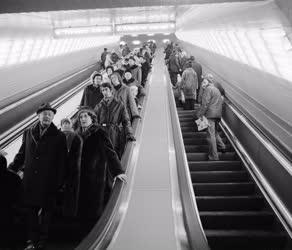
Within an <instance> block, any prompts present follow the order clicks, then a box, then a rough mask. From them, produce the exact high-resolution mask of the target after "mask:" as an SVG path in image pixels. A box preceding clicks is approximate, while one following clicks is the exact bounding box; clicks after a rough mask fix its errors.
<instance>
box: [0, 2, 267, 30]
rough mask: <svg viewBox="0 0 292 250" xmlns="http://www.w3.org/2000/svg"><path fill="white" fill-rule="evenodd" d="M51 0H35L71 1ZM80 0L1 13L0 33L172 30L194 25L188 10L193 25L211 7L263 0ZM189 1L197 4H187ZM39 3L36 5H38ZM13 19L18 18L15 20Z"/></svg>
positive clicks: (218, 8) (218, 7) (234, 6)
mask: <svg viewBox="0 0 292 250" xmlns="http://www.w3.org/2000/svg"><path fill="white" fill-rule="evenodd" d="M2 1H3V0H1V8H0V9H1V11H3V9H5V1H6V0H4V2H2ZM9 2H10V5H11V6H12V5H13V3H14V5H16V3H17V2H18V3H20V6H21V3H22V1H21V0H10V1H9ZM25 2H26V4H27V5H25V6H29V5H30V4H32V3H33V2H34V0H25ZM54 2H55V1H53V0H50V1H46V3H44V2H43V1H41V0H38V4H40V3H43V5H42V7H43V9H50V8H49V7H52V6H54V7H55V9H58V8H57V6H59V5H58V3H64V2H70V1H69V0H62V1H59V0H58V3H57V2H55V4H53V3H54ZM81 2H82V4H84V5H82V7H84V6H87V5H86V4H88V3H89V2H90V1H89V0H82V1H81V0H71V3H72V5H71V9H70V10H59V11H57V10H54V11H40V12H20V13H6V14H0V29H1V28H2V29H1V30H2V34H3V32H4V33H5V32H9V31H11V29H10V27H13V28H15V27H17V26H18V27H19V28H20V29H27V30H28V31H29V29H30V28H31V29H33V28H39V29H44V30H45V29H51V30H52V31H54V34H55V35H56V36H60V35H61V36H66V35H86V34H88V35H91V34H93V33H94V34H97V33H99V34H101V33H103V34H101V35H125V34H133V33H134V34H135V33H140V34H147V33H152V32H153V33H159V32H160V33H164V32H170V33H173V32H175V31H176V30H177V29H178V28H179V27H180V26H181V24H183V25H185V22H184V20H188V21H187V23H188V25H191V26H192V25H193V23H194V22H190V21H189V18H190V17H189V15H190V13H191V15H192V18H193V16H194V17H196V23H194V25H196V24H197V20H199V21H200V22H201V21H202V20H204V18H209V17H212V16H213V14H212V13H213V12H214V11H215V12H218V11H219V12H220V13H221V12H222V10H232V9H233V8H235V9H238V8H244V7H245V6H250V5H252V4H256V3H262V2H265V1H253V0H248V1H242V0H241V1H239V0H182V1H181V0H180V2H179V3H180V4H178V1H177V0H175V1H174V0H159V1H158V0H146V1H145V0H139V1H137V0H126V1H124V0H123V1H122V0H119V1H117V0H109V1H101V0H98V1H95V8H94V9H93V8H92V9H82V8H81V7H80V9H74V7H76V6H77V4H81ZM48 3H50V4H48ZM182 3H185V4H182ZM190 3H196V4H192V5H190ZM3 4H4V8H3ZM35 4H36V3H35ZM38 4H36V5H35V6H39V5H38ZM10 5H9V6H10ZM118 5H121V6H122V5H123V7H121V8H117V6H118ZM147 5H149V6H147ZM150 5H151V6H150ZM46 6H47V7H46ZM126 6H127V7H126ZM131 6H135V7H131ZM101 7H105V8H101ZM51 9H52V8H51ZM64 9H65V8H64ZM194 9H195V10H196V11H194ZM22 10H23V9H22ZM194 13H195V15H194ZM210 13H211V14H210ZM229 13H230V11H229ZM16 20H17V22H15V21H16Z"/></svg>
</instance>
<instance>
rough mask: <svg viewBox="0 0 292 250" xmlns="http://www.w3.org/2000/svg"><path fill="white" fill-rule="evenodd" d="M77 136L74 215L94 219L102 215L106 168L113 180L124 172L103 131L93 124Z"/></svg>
mask: <svg viewBox="0 0 292 250" xmlns="http://www.w3.org/2000/svg"><path fill="white" fill-rule="evenodd" d="M78 134H79V135H80V136H81V137H82V139H83V149H82V156H81V175H80V193H79V202H78V208H79V209H78V215H79V216H81V217H85V218H94V219H97V218H99V217H100V215H101V214H102V211H103V203H104V202H103V201H104V190H105V184H106V173H107V168H108V170H109V172H110V173H111V175H112V176H113V177H115V176H117V175H119V174H122V173H124V171H123V170H122V166H121V163H120V161H119V158H118V155H117V154H116V152H115V151H114V149H113V145H112V143H111V142H110V139H109V137H108V135H107V133H106V132H105V131H104V130H103V129H101V128H100V127H98V126H97V125H94V124H93V125H91V126H90V127H89V128H88V129H87V130H86V131H85V132H81V130H80V129H79V131H78Z"/></svg>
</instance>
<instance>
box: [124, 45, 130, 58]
mask: <svg viewBox="0 0 292 250" xmlns="http://www.w3.org/2000/svg"><path fill="white" fill-rule="evenodd" d="M130 52H131V50H130V48H129V47H128V46H125V47H124V49H123V50H122V56H123V57H125V56H127V55H128V54H129V53H130Z"/></svg>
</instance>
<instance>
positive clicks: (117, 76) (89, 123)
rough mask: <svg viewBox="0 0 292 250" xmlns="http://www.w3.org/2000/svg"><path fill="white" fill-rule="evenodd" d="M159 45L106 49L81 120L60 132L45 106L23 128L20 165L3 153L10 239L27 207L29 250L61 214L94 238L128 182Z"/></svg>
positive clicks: (66, 122) (0, 167) (0, 165)
mask: <svg viewBox="0 0 292 250" xmlns="http://www.w3.org/2000/svg"><path fill="white" fill-rule="evenodd" d="M155 48H156V45H155V44H154V43H153V42H145V43H144V44H143V46H142V47H141V48H136V49H134V50H130V48H129V47H128V45H127V44H122V45H121V46H120V48H119V51H118V52H115V51H112V52H111V53H110V52H108V51H107V49H106V48H105V49H104V52H103V53H102V55H101V58H100V61H99V63H98V64H97V65H98V66H97V67H98V70H96V71H94V72H93V73H92V74H91V77H90V81H91V82H90V84H89V85H88V86H87V87H86V88H85V89H84V92H83V96H82V99H81V102H80V105H79V109H78V110H79V111H78V113H77V115H76V116H75V117H73V118H72V119H70V118H68V117H65V118H64V119H62V120H61V124H60V128H58V127H57V126H56V125H55V124H54V123H53V118H54V115H55V114H56V112H57V110H56V109H55V108H53V107H52V106H51V105H50V104H49V103H44V104H42V105H41V106H40V107H39V108H38V109H37V110H36V113H37V116H38V122H37V123H35V124H34V125H33V126H32V127H30V128H28V129H26V130H25V131H24V133H23V137H22V144H21V147H20V149H19V151H18V153H17V154H16V155H15V157H14V160H13V162H12V163H11V164H9V166H7V162H6V159H5V157H4V155H2V154H0V171H1V176H0V178H1V187H2V185H6V187H9V190H10V191H9V192H8V195H6V196H5V195H3V196H2V195H1V197H4V198H5V200H2V203H4V204H5V206H2V205H1V210H3V211H1V216H2V217H3V215H4V217H3V218H2V217H1V221H4V222H5V225H7V228H6V229H7V234H9V230H8V227H11V225H12V224H13V220H14V218H13V217H14V216H15V214H14V211H15V207H17V206H23V207H25V217H26V224H27V232H26V234H27V242H26V247H25V250H32V249H44V248H45V246H46V243H47V240H48V235H49V228H50V224H51V221H52V218H53V217H54V216H55V214H56V213H58V214H59V215H60V214H61V216H63V217H66V218H77V220H78V221H79V222H80V230H81V231H82V230H84V232H86V233H88V230H89V229H90V228H91V227H92V226H93V225H94V224H95V223H96V222H97V220H98V219H99V218H100V216H101V214H102V212H103V210H104V207H105V204H106V202H107V200H108V198H109V194H110V191H111V188H112V184H113V183H115V181H116V180H117V179H119V180H121V181H123V182H126V181H127V177H126V175H125V169H123V166H122V165H121V157H122V155H123V152H124V149H125V146H126V143H127V141H134V140H135V137H134V134H133V129H132V124H133V122H134V121H135V119H139V118H140V115H139V113H140V110H141V108H142V103H141V98H142V97H143V96H145V95H146V92H145V90H144V87H145V84H146V80H147V76H148V73H149V72H150V69H151V62H152V58H153V57H154V53H155ZM20 170H23V179H22V181H21V180H20V178H19V176H18V174H17V173H18V172H19V171H20ZM2 179H3V180H4V179H5V181H2ZM8 180H9V181H8ZM8 182H9V184H8ZM9 185H10V186H9ZM3 187H4V186H3ZM3 190H4V189H3V188H2V191H3ZM2 212H3V213H2ZM8 215H10V216H8ZM2 219H3V220H2ZM4 219H5V220H4ZM2 227H5V226H4V225H2ZM12 231H13V230H12ZM10 233H12V234H13V232H10ZM2 236H3V235H2ZM7 239H9V236H7V238H6V239H4V240H7ZM10 239H11V237H10ZM8 244H9V243H8Z"/></svg>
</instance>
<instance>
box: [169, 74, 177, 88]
mask: <svg viewBox="0 0 292 250" xmlns="http://www.w3.org/2000/svg"><path fill="white" fill-rule="evenodd" d="M177 74H178V73H176V72H171V71H169V76H170V81H171V84H172V85H173V86H175V85H176V83H177Z"/></svg>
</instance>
